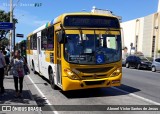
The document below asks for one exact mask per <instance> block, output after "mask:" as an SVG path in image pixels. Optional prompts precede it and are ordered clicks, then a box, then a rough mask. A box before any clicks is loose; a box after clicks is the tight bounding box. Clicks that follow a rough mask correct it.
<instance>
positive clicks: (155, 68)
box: [152, 58, 160, 72]
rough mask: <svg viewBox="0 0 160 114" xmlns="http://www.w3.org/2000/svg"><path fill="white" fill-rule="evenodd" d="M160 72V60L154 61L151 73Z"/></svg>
mask: <svg viewBox="0 0 160 114" xmlns="http://www.w3.org/2000/svg"><path fill="white" fill-rule="evenodd" d="M156 71H160V58H157V59H154V60H153V63H152V72H156Z"/></svg>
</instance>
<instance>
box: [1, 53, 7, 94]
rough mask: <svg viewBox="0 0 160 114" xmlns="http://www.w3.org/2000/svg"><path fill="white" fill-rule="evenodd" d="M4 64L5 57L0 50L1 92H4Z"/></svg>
mask: <svg viewBox="0 0 160 114" xmlns="http://www.w3.org/2000/svg"><path fill="white" fill-rule="evenodd" d="M5 66H6V62H5V58H4V55H3V54H2V52H1V51H0V89H1V94H3V93H4V92H5V90H4V85H3V80H4V68H5Z"/></svg>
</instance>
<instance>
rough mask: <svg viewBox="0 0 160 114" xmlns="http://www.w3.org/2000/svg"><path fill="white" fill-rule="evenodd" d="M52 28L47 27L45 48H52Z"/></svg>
mask: <svg viewBox="0 0 160 114" xmlns="http://www.w3.org/2000/svg"><path fill="white" fill-rule="evenodd" d="M53 39H54V30H53V26H51V27H50V28H48V36H47V50H52V51H53V49H54V40H53Z"/></svg>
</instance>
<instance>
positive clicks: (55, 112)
mask: <svg viewBox="0 0 160 114" xmlns="http://www.w3.org/2000/svg"><path fill="white" fill-rule="evenodd" d="M27 77H28V79H29V80H30V81H31V82H32V84H33V85H34V86H35V88H36V89H37V91H38V92H39V93H40V94H41V96H42V97H43V98H45V101H46V103H47V104H48V105H52V104H51V103H50V102H49V101H48V99H47V98H46V96H45V95H44V94H43V93H42V91H41V90H40V89H39V88H38V86H37V85H36V84H35V83H34V81H33V80H32V79H31V78H30V77H29V75H28V76H27ZM51 108H52V110H55V109H54V108H53V107H51ZM53 113H54V114H58V111H53Z"/></svg>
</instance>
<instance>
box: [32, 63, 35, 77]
mask: <svg viewBox="0 0 160 114" xmlns="http://www.w3.org/2000/svg"><path fill="white" fill-rule="evenodd" d="M32 69H33V73H34V74H36V70H35V67H34V63H33V62H32Z"/></svg>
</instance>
